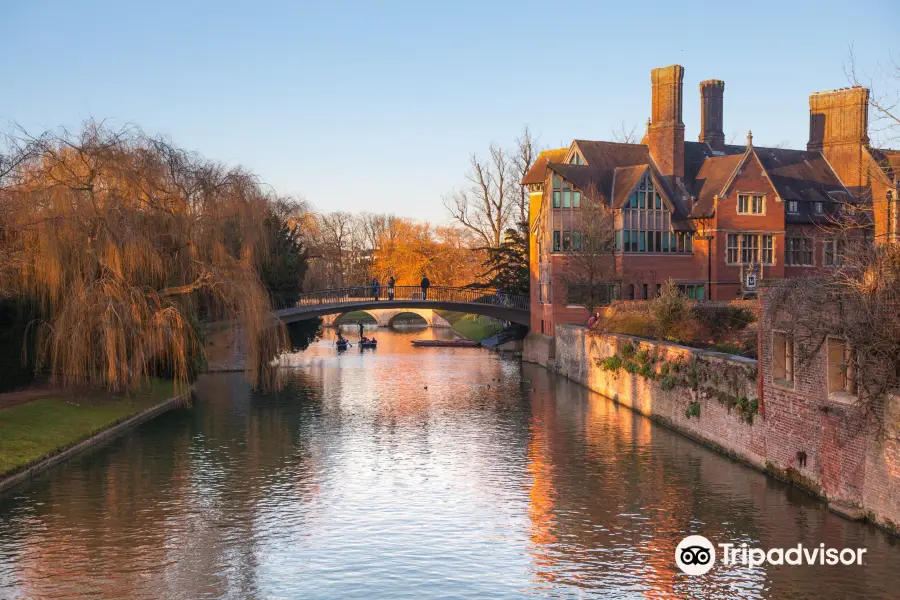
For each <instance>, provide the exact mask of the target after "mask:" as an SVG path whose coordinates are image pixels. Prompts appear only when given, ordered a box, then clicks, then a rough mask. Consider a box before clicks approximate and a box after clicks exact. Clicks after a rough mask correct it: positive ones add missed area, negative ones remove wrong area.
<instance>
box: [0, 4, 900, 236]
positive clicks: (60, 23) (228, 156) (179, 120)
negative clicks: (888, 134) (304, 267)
mask: <svg viewBox="0 0 900 600" xmlns="http://www.w3.org/2000/svg"><path fill="white" fill-rule="evenodd" d="M554 5H555V6H554ZM848 6H850V5H849V3H847V2H846V1H842V2H832V1H827V0H826V1H822V0H819V1H816V2H806V1H792V0H781V1H780V2H767V1H765V0H757V1H756V2H753V3H749V4H748V3H746V2H741V3H738V2H734V3H732V2H722V1H719V2H709V3H706V2H686V1H684V2H674V1H671V2H648V1H644V2H615V3H612V2H600V1H594V2H580V1H575V0H571V1H567V2H562V3H549V2H546V1H538V2H530V1H525V0H520V1H517V2H499V1H494V2H492V1H488V0H483V1H481V2H462V1H461V2H452V3H451V2H432V1H421V0H419V1H418V2H391V1H388V0H385V1H383V2H358V3H357V2H309V3H308V2H300V1H294V2H291V1H286V0H284V1H266V0H255V1H253V2H246V3H232V2H225V1H219V2H193V1H190V0H183V1H180V2H168V1H157V2H152V3H150V2H143V3H138V2H123V1H121V0H119V1H90V0H85V1H84V2H71V1H68V2H49V1H42V0H17V1H14V0H0V55H2V57H3V59H2V60H0V128H2V129H4V130H9V129H11V126H12V125H11V124H12V123H19V124H21V125H22V126H24V127H26V128H27V129H29V130H31V131H38V130H42V129H45V128H55V127H58V126H66V127H69V128H74V127H77V126H78V125H79V124H80V123H81V121H82V120H84V119H86V118H89V117H94V118H98V119H110V120H111V121H112V122H113V123H116V124H125V123H135V124H138V125H140V126H141V127H143V128H144V129H145V130H146V131H148V132H150V133H165V134H168V135H169V136H171V138H172V139H173V140H174V141H175V142H176V143H178V144H179V145H182V146H184V147H187V148H190V149H192V150H197V151H199V152H201V153H203V154H204V155H206V156H208V157H210V158H216V159H219V160H223V161H226V162H228V163H232V164H235V163H240V164H243V165H245V166H247V167H248V168H250V169H252V170H253V171H255V172H257V173H258V174H259V175H260V176H261V177H262V178H263V180H264V181H266V182H268V183H270V184H271V185H272V186H274V187H275V189H276V190H278V191H279V192H281V193H285V194H294V195H298V196H303V197H305V198H306V199H307V200H309V201H310V202H312V203H313V204H314V205H315V206H316V207H318V208H320V209H323V210H349V211H361V210H368V211H376V212H393V213H396V214H398V215H405V216H411V217H415V218H420V219H429V220H432V221H435V222H441V221H444V220H446V215H445V213H444V209H443V205H442V203H441V196H442V194H445V193H448V192H449V191H451V190H452V188H453V187H454V186H459V185H461V184H462V183H463V181H464V180H463V176H464V174H465V172H466V168H467V161H468V155H469V153H470V152H473V151H474V152H479V153H482V154H485V153H486V151H487V147H488V145H489V144H490V143H491V142H496V143H499V144H511V142H512V141H513V139H514V138H515V137H516V135H518V134H519V133H520V132H521V130H522V128H523V127H524V125H525V124H528V125H529V126H530V127H531V129H532V131H533V132H534V133H535V134H537V135H538V136H539V137H540V140H541V142H542V143H543V144H544V145H560V144H563V145H564V144H567V143H568V142H569V141H570V140H571V139H572V138H584V139H612V134H611V132H612V129H613V128H615V127H618V126H619V124H620V123H621V122H622V121H624V122H625V123H627V124H629V125H638V128H639V130H641V129H642V128H643V123H644V122H645V121H646V119H647V116H648V115H649V113H650V83H649V82H650V79H649V72H650V69H652V68H654V67H658V66H665V65H669V64H672V63H679V64H682V65H684V67H685V100H684V121H685V125H686V138H687V139H690V140H693V139H696V138H697V134H698V127H699V92H698V87H697V86H698V83H699V82H700V81H702V80H704V79H710V78H718V79H723V80H725V83H726V86H725V132H726V137H729V136H730V134H735V135H736V139H737V142H738V143H742V141H743V140H745V139H746V132H747V130H748V129H752V130H753V133H754V142H755V143H756V144H758V145H763V144H777V143H781V142H784V141H786V142H789V143H790V145H791V146H793V147H804V146H805V143H806V138H807V134H808V125H807V117H808V104H807V98H808V96H809V94H810V93H811V92H813V91H819V90H826V89H832V88H837V87H842V86H845V85H847V81H846V79H845V76H844V73H843V70H842V63H843V62H844V60H845V58H846V55H847V48H848V46H849V45H850V44H853V45H854V48H855V52H856V54H857V57H858V61H859V63H860V64H861V65H862V66H864V67H866V68H872V67H874V65H875V64H876V63H877V62H878V61H883V60H885V59H887V58H888V56H889V54H890V53H891V52H894V55H895V56H897V53H898V51H900V48H897V47H896V46H897V45H900V41H898V38H897V36H896V23H897V22H898V19H900V3H898V2H896V0H869V1H864V2H858V3H856V5H855V7H856V8H855V12H856V15H853V14H852V12H851V11H850V10H848ZM892 43H893V44H894V46H893V47H892V45H891V44H892Z"/></svg>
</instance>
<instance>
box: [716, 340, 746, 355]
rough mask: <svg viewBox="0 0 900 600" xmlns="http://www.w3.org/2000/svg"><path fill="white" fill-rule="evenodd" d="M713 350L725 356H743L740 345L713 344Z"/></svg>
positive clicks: (727, 343) (729, 343) (728, 343)
mask: <svg viewBox="0 0 900 600" xmlns="http://www.w3.org/2000/svg"><path fill="white" fill-rule="evenodd" d="M713 349H714V350H715V351H716V352H724V353H725V354H738V355H740V354H743V348H741V346H739V345H738V344H734V343H732V342H718V343H715V344H713Z"/></svg>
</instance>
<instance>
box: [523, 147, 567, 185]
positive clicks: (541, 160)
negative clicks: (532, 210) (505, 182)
mask: <svg viewBox="0 0 900 600" xmlns="http://www.w3.org/2000/svg"><path fill="white" fill-rule="evenodd" d="M568 153H569V149H568V148H554V149H553V150H544V151H543V152H541V153H540V154H538V157H537V159H535V161H534V164H533V165H531V168H530V169H528V172H527V173H525V177H523V178H522V185H528V184H532V183H544V177H545V176H546V174H547V163H550V162H560V161H562V160H565V158H566V154H568Z"/></svg>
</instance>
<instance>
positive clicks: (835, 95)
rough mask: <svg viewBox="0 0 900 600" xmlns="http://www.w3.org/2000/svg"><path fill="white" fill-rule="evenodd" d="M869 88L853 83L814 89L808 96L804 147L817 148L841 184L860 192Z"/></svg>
mask: <svg viewBox="0 0 900 600" xmlns="http://www.w3.org/2000/svg"><path fill="white" fill-rule="evenodd" d="M868 130H869V90H868V89H867V88H864V87H860V86H855V87H852V88H843V89H840V90H832V91H830V92H816V93H815V94H812V95H811V96H810V97H809V142H808V143H807V144H806V148H807V149H808V150H811V151H813V150H818V151H820V152H822V154H823V155H824V156H825V158H826V159H827V160H828V162H829V163H831V166H832V168H833V169H834V170H835V172H836V173H837V174H838V177H840V178H841V180H842V181H843V182H844V185H846V186H847V188H848V189H849V190H850V191H852V192H855V193H857V192H860V191H861V190H862V188H863V187H864V186H865V185H866V181H865V173H864V168H863V159H864V157H863V147H864V146H867V145H868V143H869V134H868Z"/></svg>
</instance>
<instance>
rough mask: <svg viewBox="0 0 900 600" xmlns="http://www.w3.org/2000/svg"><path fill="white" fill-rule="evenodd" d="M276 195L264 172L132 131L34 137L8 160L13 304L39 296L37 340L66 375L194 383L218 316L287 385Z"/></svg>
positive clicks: (2, 208)
mask: <svg viewBox="0 0 900 600" xmlns="http://www.w3.org/2000/svg"><path fill="white" fill-rule="evenodd" d="M274 201H275V199H274V198H273V197H272V196H271V194H270V193H269V192H267V191H266V190H265V188H263V187H262V186H261V185H260V183H259V181H258V180H257V178H256V177H255V176H254V175H253V174H251V173H248V172H246V171H244V170H242V169H240V168H228V167H226V166H224V165H222V164H219V163H216V162H212V161H209V160H206V159H204V158H203V157H201V156H198V155H196V154H193V153H189V152H186V151H184V150H181V149H179V148H176V147H175V146H173V145H172V144H171V143H169V142H168V141H166V140H165V139H162V138H156V137H149V136H147V135H145V134H144V133H142V132H141V131H140V130H137V129H134V128H128V129H124V130H119V131H112V130H110V129H108V128H106V127H104V126H103V125H102V124H97V123H87V124H86V125H85V126H84V128H83V130H82V131H81V132H79V133H77V134H70V133H68V132H62V133H47V134H44V135H42V136H39V137H33V136H28V135H24V134H23V135H20V136H17V137H16V138H15V139H12V140H11V143H9V144H7V151H6V152H5V153H4V154H3V156H2V158H0V299H3V298H28V299H31V300H33V301H35V302H37V303H38V305H39V306H40V310H39V311H38V312H39V314H40V315H41V319H40V320H39V321H35V322H33V323H31V324H30V325H29V327H31V328H33V330H34V336H33V339H34V340H35V343H34V344H33V345H32V347H30V348H29V347H26V348H25V352H26V353H27V352H32V353H33V356H32V357H31V358H33V359H35V360H36V361H37V364H38V365H39V367H41V368H44V369H46V370H49V372H50V375H51V377H52V379H53V381H54V382H55V383H57V384H61V385H66V386H97V387H104V388H107V389H110V390H113V391H124V390H131V389H135V388H137V387H139V386H140V385H142V384H143V383H145V382H146V381H147V380H148V379H149V378H150V377H154V376H159V375H168V376H170V377H172V378H174V379H175V380H176V381H177V382H179V383H181V384H183V383H185V382H187V381H188V379H189V376H190V372H191V368H192V361H193V360H195V359H196V357H197V356H199V355H200V353H201V352H202V350H201V332H202V328H203V326H204V325H203V324H204V323H205V322H220V321H229V322H235V323H237V324H239V326H240V329H241V332H242V335H243V336H244V348H245V350H246V351H247V374H248V377H249V378H251V379H252V380H253V381H254V382H255V383H262V384H268V383H271V382H273V381H274V379H273V378H274V369H273V368H272V367H271V360H270V359H271V357H273V356H275V355H276V354H277V353H278V351H279V349H280V348H283V347H284V344H285V341H286V339H285V334H284V329H283V327H281V326H279V325H278V324H277V321H276V320H274V319H273V318H272V316H271V301H270V297H269V294H268V293H267V290H266V289H265V287H264V286H263V284H262V282H261V281H260V277H259V273H260V272H261V270H262V269H263V268H264V266H265V265H266V264H267V261H269V258H270V255H271V252H270V248H269V245H270V244H269V241H268V237H267V236H266V235H265V233H266V222H265V219H266V215H267V214H268V210H269V207H270V206H271V205H272V203H273V202H274Z"/></svg>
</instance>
